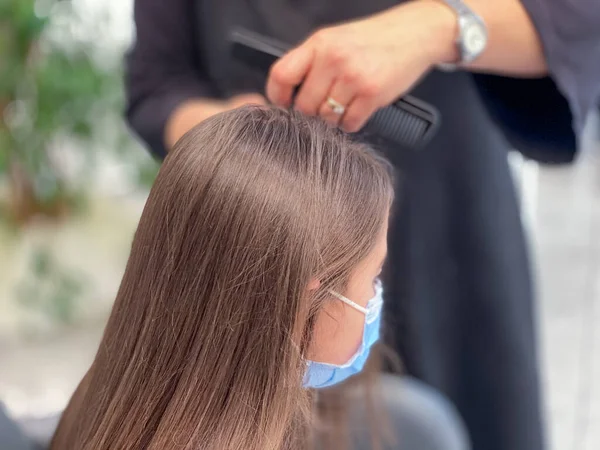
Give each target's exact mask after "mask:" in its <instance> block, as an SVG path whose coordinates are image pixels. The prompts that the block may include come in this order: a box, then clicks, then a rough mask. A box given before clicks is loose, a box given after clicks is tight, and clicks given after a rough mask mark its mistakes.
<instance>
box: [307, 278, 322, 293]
mask: <svg viewBox="0 0 600 450" xmlns="http://www.w3.org/2000/svg"><path fill="white" fill-rule="evenodd" d="M320 287H321V280H318V279H317V278H313V279H312V280H310V282H309V283H308V290H309V291H316V290H317V289H319V288H320Z"/></svg>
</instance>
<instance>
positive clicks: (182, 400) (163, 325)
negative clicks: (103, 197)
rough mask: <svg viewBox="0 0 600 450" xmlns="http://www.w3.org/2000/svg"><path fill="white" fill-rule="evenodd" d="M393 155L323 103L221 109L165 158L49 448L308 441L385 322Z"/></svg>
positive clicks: (213, 448)
mask: <svg viewBox="0 0 600 450" xmlns="http://www.w3.org/2000/svg"><path fill="white" fill-rule="evenodd" d="M392 197H393V189H392V181H391V177H390V169H389V167H388V165H387V163H386V162H385V161H384V160H382V159H381V158H380V157H379V156H378V155H377V154H376V153H374V152H373V151H372V150H371V149H369V148H368V147H365V146H363V145H360V144H357V143H354V142H350V141H349V140H348V139H347V138H346V137H345V136H344V135H343V134H342V133H341V132H339V131H337V130H335V129H332V128H329V127H327V126H326V125H324V124H323V123H321V122H320V121H319V120H316V119H309V118H306V117H303V116H301V115H299V114H297V113H293V112H288V111H283V110H280V109H274V108H269V107H246V108H242V109H237V110H234V111H230V112H226V113H223V114H220V115H217V116H215V117H212V118H210V119H208V120H206V121H204V122H203V123H201V124H200V125H198V126H197V127H196V128H195V129H193V130H192V131H190V132H189V133H188V134H187V135H186V136H185V137H184V138H182V140H181V141H180V142H179V143H178V144H177V146H176V147H175V148H174V150H173V151H172V152H171V153H170V154H169V156H168V157H167V159H166V161H165V162H164V164H163V166H162V168H161V170H160V173H159V175H158V177H157V179H156V182H155V184H154V187H153V188H152V191H151V192H150V196H149V198H148V201H147V204H146V207H145V209H144V212H143V214H142V217H141V220H140V223H139V226H138V229H137V232H136V234H135V238H134V240H133V245H132V249H131V255H130V258H129V261H128V264H127V268H126V271H125V274H124V276H123V281H122V283H121V286H120V289H119V292H118V295H117V298H116V302H115V304H114V307H113V310H112V314H111V317H110V319H109V322H108V325H107V327H106V330H105V333H104V337H103V339H102V342H101V344H100V348H99V350H98V353H97V355H96V358H95V360H94V362H93V364H92V366H91V368H90V370H89V372H88V373H87V375H86V376H85V377H84V379H83V381H82V383H81V384H80V386H79V388H78V389H77V391H76V393H75V394H74V396H73V398H72V400H71V402H70V404H69V406H68V408H67V410H66V411H65V413H64V414H63V417H62V419H61V423H60V425H59V428H58V430H57V432H56V434H55V436H54V439H53V442H52V446H51V449H52V450H92V449H93V450H108V449H111V450H112V449H115V450H127V449H136V450H138V449H156V450H159V449H160V450H165V449H194V450H203V449H207V450H208V449H210V450H282V449H304V448H307V446H308V441H309V440H310V438H309V430H310V429H311V427H312V425H313V424H312V423H311V422H313V418H314V414H313V412H314V411H312V409H313V408H312V407H311V405H312V403H311V401H310V397H311V392H313V391H314V390H313V389H312V388H317V389H318V388H323V387H328V386H332V385H335V384H337V383H340V382H342V381H344V380H346V379H348V378H350V377H352V376H353V375H355V374H357V373H358V372H360V371H361V369H362V367H363V365H364V363H365V360H366V359H367V356H368V354H369V349H370V347H371V346H372V345H373V343H375V342H376V341H377V339H378V336H379V326H380V317H381V306H382V301H383V300H382V290H381V285H380V283H379V282H378V275H379V273H380V271H381V267H382V264H383V261H384V259H385V256H386V234H387V222H388V215H389V210H390V205H391V203H392Z"/></svg>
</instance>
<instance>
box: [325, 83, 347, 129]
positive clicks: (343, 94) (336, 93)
mask: <svg viewBox="0 0 600 450" xmlns="http://www.w3.org/2000/svg"><path fill="white" fill-rule="evenodd" d="M354 95H355V93H354V88H353V86H352V85H350V84H349V83H347V82H345V81H343V80H342V79H338V80H337V81H334V83H333V86H332V88H331V90H330V91H329V94H328V95H327V96H326V97H325V100H324V101H323V103H322V104H321V107H320V108H319V115H320V116H321V117H322V118H323V119H325V120H326V121H327V122H328V123H330V124H331V125H335V126H337V125H339V124H340V122H341V120H342V117H343V116H344V114H336V112H335V111H334V108H333V107H332V106H331V105H330V104H329V103H327V99H329V98H330V99H332V100H334V101H335V102H337V103H339V104H340V105H342V106H343V107H344V108H345V109H347V108H348V106H349V105H350V104H351V103H352V100H353V98H354Z"/></svg>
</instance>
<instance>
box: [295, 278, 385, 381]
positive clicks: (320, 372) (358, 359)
mask: <svg viewBox="0 0 600 450" xmlns="http://www.w3.org/2000/svg"><path fill="white" fill-rule="evenodd" d="M332 294H333V295H334V296H335V297H337V298H338V299H339V300H341V301H343V302H344V303H346V304H347V305H349V306H351V307H352V308H354V309H356V310H357V311H360V312H361V313H363V314H364V315H365V325H364V330H363V337H362V343H361V345H360V347H359V349H358V350H357V352H356V353H355V354H354V356H352V358H350V360H349V361H348V362H347V363H345V364H342V365H339V366H338V365H335V364H328V363H320V362H315V361H308V362H307V364H308V370H307V371H306V374H305V375H304V382H303V385H304V387H305V388H315V389H319V388H325V387H329V386H333V385H335V384H338V383H341V382H342V381H344V380H346V379H348V378H350V377H351V376H352V375H356V374H357V373H359V372H361V371H362V370H363V367H364V366H365V363H366V362H367V358H368V357H369V352H370V351H371V347H372V346H373V344H375V342H377V341H378V340H379V329H380V327H381V309H382V307H383V287H382V285H381V282H379V281H377V283H376V285H375V297H373V298H372V299H371V300H369V302H368V303H367V306H366V307H362V306H360V305H358V304H356V303H354V302H353V301H352V300H349V299H347V298H346V297H344V296H343V295H341V294H338V293H336V292H332Z"/></svg>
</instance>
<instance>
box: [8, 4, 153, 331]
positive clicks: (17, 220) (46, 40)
mask: <svg viewBox="0 0 600 450" xmlns="http://www.w3.org/2000/svg"><path fill="white" fill-rule="evenodd" d="M80 19H81V17H79V16H78V14H77V10H76V8H74V7H73V4H72V3H71V1H70V0H0V186H2V185H3V186H5V187H7V188H8V189H7V190H6V193H7V194H8V197H6V196H4V195H2V196H0V221H2V222H4V223H6V224H7V223H11V224H12V226H13V227H15V226H16V228H14V229H19V227H20V226H21V225H24V224H26V223H27V222H28V220H29V219H30V218H32V217H35V216H39V215H45V216H50V217H55V218H58V217H63V216H64V215H65V214H72V213H73V212H74V211H76V210H77V208H78V205H84V204H85V199H86V197H87V194H88V192H87V190H88V189H89V184H90V183H88V182H87V180H88V179H89V178H88V175H91V174H92V173H93V172H94V169H95V162H96V158H97V153H98V151H111V152H112V153H113V155H114V156H115V157H116V159H117V160H118V161H119V162H122V163H124V164H125V165H127V167H128V168H129V169H130V170H129V171H128V173H130V174H131V176H132V177H133V181H134V183H136V184H138V185H141V186H144V187H146V186H149V185H150V184H151V183H152V182H153V180H154V178H155V176H156V173H157V170H158V165H157V164H156V163H155V162H154V161H153V160H152V159H151V158H149V157H148V156H147V155H145V154H144V151H143V150H142V149H141V148H140V147H139V146H138V145H137V144H136V142H135V141H134V139H133V138H132V136H131V135H130V134H129V132H128V131H127V129H126V127H125V124H124V123H123V120H122V118H121V114H122V110H123V107H124V93H123V83H122V64H121V61H122V55H121V53H122V49H119V48H115V49H114V51H112V53H110V52H109V53H110V54H109V56H108V58H107V55H106V54H105V55H104V59H102V58H101V57H99V56H98V48H99V44H101V43H103V40H102V24H101V23H100V22H101V21H102V20H103V18H102V17H100V18H98V20H94V23H93V26H97V27H98V28H99V30H100V31H98V30H88V29H86V27H88V28H89V25H81V20H80ZM106 29H108V27H105V28H104V30H106ZM82 31H83V32H82ZM88 31H96V36H95V37H89V36H85V32H88ZM109 50H111V49H109ZM100 53H101V52H100ZM100 56H102V55H100ZM61 145H70V148H75V149H76V151H77V153H78V156H82V157H83V161H84V164H83V168H81V167H80V168H79V169H78V170H79V171H80V172H81V173H80V174H79V178H80V179H81V180H82V182H80V183H79V184H77V185H75V186H74V185H73V184H69V183H68V182H66V181H65V178H66V177H65V175H64V171H63V170H62V169H63V168H62V167H61V161H57V158H56V155H57V153H58V154H61V149H62V147H60V146H61ZM62 153H64V152H62ZM80 159H81V158H80ZM3 193H4V191H2V190H0V194H3ZM30 265H31V267H30V268H29V270H28V272H27V274H26V276H25V278H24V279H23V280H21V281H19V282H18V283H17V286H16V288H17V289H16V294H17V299H18V300H19V301H20V303H21V304H22V305H24V306H26V307H28V308H33V309H35V310H36V311H38V312H40V313H42V314H43V315H44V316H45V317H47V318H49V319H50V320H52V321H55V322H59V323H69V322H72V321H73V318H74V317H75V316H74V315H75V314H76V310H77V299H78V298H80V297H81V294H82V292H83V291H84V289H85V286H86V285H85V283H83V282H82V275H81V274H80V273H79V272H74V271H73V270H71V269H68V268H67V267H65V266H63V265H61V262H60V261H58V260H56V258H55V257H54V256H52V254H51V252H50V251H49V250H48V249H46V248H39V249H37V250H35V251H34V252H33V256H32V260H31V264H30Z"/></svg>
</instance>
